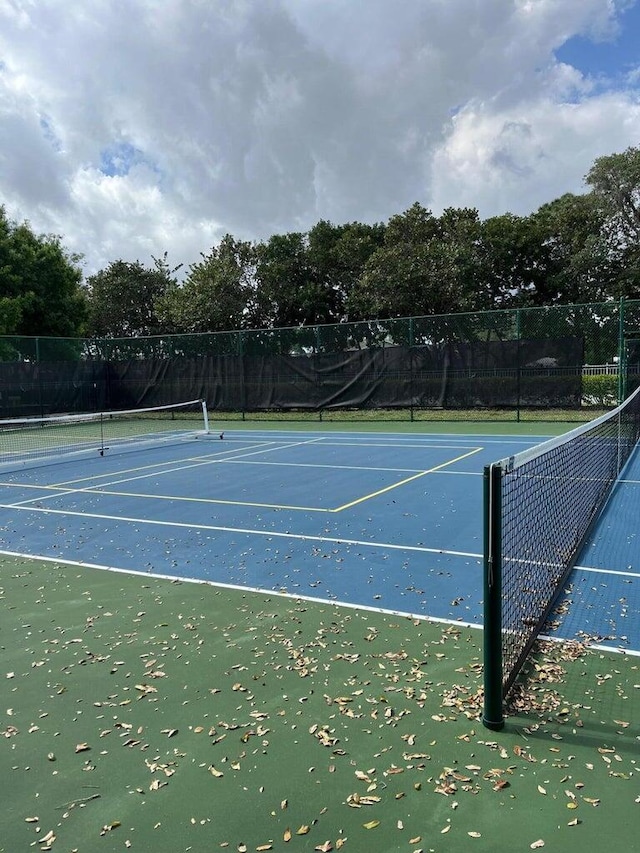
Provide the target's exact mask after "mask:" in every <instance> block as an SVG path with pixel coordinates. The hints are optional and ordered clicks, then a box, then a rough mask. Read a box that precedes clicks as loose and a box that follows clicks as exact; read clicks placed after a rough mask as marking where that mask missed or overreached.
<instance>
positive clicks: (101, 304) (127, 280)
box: [87, 255, 176, 338]
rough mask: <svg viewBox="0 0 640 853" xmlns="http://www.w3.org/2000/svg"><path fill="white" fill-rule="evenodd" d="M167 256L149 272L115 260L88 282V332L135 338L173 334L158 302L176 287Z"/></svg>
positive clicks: (112, 336) (140, 267)
mask: <svg viewBox="0 0 640 853" xmlns="http://www.w3.org/2000/svg"><path fill="white" fill-rule="evenodd" d="M175 272H176V270H171V269H170V268H169V266H168V264H167V258H166V255H165V256H164V257H163V258H162V259H161V260H156V259H154V268H153V269H149V268H147V267H145V266H143V264H141V263H140V262H139V261H135V262H134V263H130V262H128V261H122V260H119V261H112V263H110V264H109V266H108V267H107V268H106V269H104V270H101V271H100V272H98V273H96V274H95V275H92V276H90V277H89V278H88V279H87V288H88V294H89V296H88V299H89V317H90V319H89V329H90V332H91V334H92V335H94V336H96V337H108V338H133V337H144V336H148V335H158V334H161V333H162V332H166V331H170V328H169V327H168V326H167V324H166V323H164V322H163V320H162V319H161V318H160V317H159V316H158V308H157V306H158V303H159V301H160V300H161V299H162V297H164V296H165V294H166V293H167V291H168V290H169V289H170V288H171V287H173V286H175V284H176V281H175V278H174V273H175Z"/></svg>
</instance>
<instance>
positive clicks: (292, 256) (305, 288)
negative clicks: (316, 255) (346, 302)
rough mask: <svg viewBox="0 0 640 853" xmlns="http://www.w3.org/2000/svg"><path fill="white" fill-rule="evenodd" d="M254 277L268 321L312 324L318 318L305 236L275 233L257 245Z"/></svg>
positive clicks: (284, 323) (276, 323) (289, 324)
mask: <svg viewBox="0 0 640 853" xmlns="http://www.w3.org/2000/svg"><path fill="white" fill-rule="evenodd" d="M256 277H257V280H258V287H259V289H260V294H261V298H262V299H263V300H264V303H265V305H266V306H267V309H266V310H267V325H269V326H274V327H283V326H301V325H313V324H314V323H315V322H316V320H317V313H316V306H315V304H314V298H317V292H316V288H315V286H314V281H313V273H312V269H311V263H310V258H309V254H308V240H307V236H306V235H305V234H303V233H300V232H290V233H288V234H275V235H273V236H272V237H270V238H269V240H268V241H267V242H266V243H261V244H259V245H258V247H257V268H256Z"/></svg>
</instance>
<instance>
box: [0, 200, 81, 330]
mask: <svg viewBox="0 0 640 853" xmlns="http://www.w3.org/2000/svg"><path fill="white" fill-rule="evenodd" d="M79 262H80V257H79V256H78V255H73V254H70V253H69V252H67V251H66V250H65V249H64V248H63V246H62V243H61V241H60V238H59V237H56V236H54V235H50V234H49V235H40V236H37V235H35V234H34V233H33V231H32V230H31V227H30V226H29V224H28V223H26V222H24V223H22V224H17V223H15V222H13V221H11V220H9V219H7V217H6V214H5V210H4V207H1V206H0V333H2V334H5V335H8V334H10V335H33V336H52V337H75V336H78V335H80V334H82V332H83V331H84V326H85V319H86V311H87V309H86V300H85V295H84V292H83V290H82V287H81V283H82V271H81V269H80V267H79Z"/></svg>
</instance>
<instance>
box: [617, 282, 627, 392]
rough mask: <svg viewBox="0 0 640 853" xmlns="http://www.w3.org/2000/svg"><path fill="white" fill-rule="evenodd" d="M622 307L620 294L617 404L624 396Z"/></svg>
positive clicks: (624, 354)
mask: <svg viewBox="0 0 640 853" xmlns="http://www.w3.org/2000/svg"><path fill="white" fill-rule="evenodd" d="M624 309H625V302H624V297H622V296H621V297H620V307H619V309H618V405H620V403H622V401H623V400H624V398H625V396H626V378H627V377H626V372H627V359H626V352H625V340H624Z"/></svg>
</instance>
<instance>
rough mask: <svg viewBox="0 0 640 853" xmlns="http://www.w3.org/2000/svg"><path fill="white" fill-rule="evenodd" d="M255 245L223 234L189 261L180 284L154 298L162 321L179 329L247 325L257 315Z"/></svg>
mask: <svg viewBox="0 0 640 853" xmlns="http://www.w3.org/2000/svg"><path fill="white" fill-rule="evenodd" d="M255 265H256V253H255V248H254V246H252V245H251V244H250V243H247V242H244V241H242V240H236V239H235V238H234V237H232V236H231V235H230V234H227V235H226V236H225V237H223V239H222V240H221V242H220V245H219V246H214V247H213V248H212V249H211V250H210V251H209V254H207V255H202V260H201V261H199V262H198V263H195V264H192V265H191V267H190V268H189V273H188V275H187V278H186V281H185V282H184V284H183V285H182V286H178V285H177V284H175V283H174V284H172V285H171V287H169V288H168V289H167V290H166V291H165V293H164V295H163V296H162V298H160V299H159V300H158V302H157V306H158V312H159V316H160V317H161V318H162V319H163V320H164V323H165V325H168V326H170V327H172V328H175V329H177V330H178V331H180V332H216V331H227V330H232V329H241V328H246V327H248V326H251V325H252V324H253V323H254V322H256V320H257V319H258V318H260V316H261V307H260V302H259V299H258V293H257V289H256V284H255Z"/></svg>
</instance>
